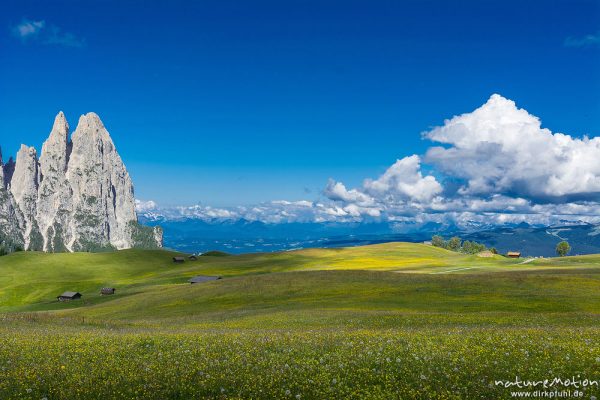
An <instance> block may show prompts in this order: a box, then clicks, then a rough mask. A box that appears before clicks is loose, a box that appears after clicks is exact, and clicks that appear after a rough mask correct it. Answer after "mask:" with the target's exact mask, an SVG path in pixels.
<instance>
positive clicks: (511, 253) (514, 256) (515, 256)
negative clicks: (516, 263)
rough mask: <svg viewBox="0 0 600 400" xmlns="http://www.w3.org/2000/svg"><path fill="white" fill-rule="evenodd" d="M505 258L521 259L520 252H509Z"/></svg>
mask: <svg viewBox="0 0 600 400" xmlns="http://www.w3.org/2000/svg"><path fill="white" fill-rule="evenodd" d="M506 257H510V258H519V257H521V252H520V251H509V252H508V253H506Z"/></svg>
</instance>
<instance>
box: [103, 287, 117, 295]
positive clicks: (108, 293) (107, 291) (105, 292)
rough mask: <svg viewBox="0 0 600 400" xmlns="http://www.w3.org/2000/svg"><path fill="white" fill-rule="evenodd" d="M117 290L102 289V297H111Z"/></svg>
mask: <svg viewBox="0 0 600 400" xmlns="http://www.w3.org/2000/svg"><path fill="white" fill-rule="evenodd" d="M115 290H116V289H115V288H114V287H103V288H102V289H100V294H101V295H102V296H106V295H110V294H115Z"/></svg>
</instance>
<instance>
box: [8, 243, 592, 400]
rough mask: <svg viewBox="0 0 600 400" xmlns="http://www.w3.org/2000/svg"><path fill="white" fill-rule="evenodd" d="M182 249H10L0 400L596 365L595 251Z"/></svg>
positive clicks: (330, 389)
mask: <svg viewBox="0 0 600 400" xmlns="http://www.w3.org/2000/svg"><path fill="white" fill-rule="evenodd" d="M176 255H179V254H177V253H172V252H168V251H142V250H127V251H120V252H114V253H98V254H90V253H78V254H43V253H30V252H27V253H16V254H11V255H9V256H5V257H0V322H1V323H0V343H2V344H3V345H1V346H0V398H2V399H4V398H6V399H40V398H44V397H45V398H48V399H68V398H85V399H141V398H143V399H172V398H173V399H205V398H212V399H225V398H235V399H240V398H254V399H272V398H278V399H279V398H281V399H288V398H289V399H300V400H302V399H322V398H347V399H356V398H372V399H389V398H402V399H464V398H511V395H510V389H503V388H499V387H496V386H495V385H494V384H493V382H494V381H495V380H496V379H505V380H510V379H514V377H515V376H522V377H524V378H528V379H540V378H548V377H549V378H552V377H553V376H563V377H571V376H572V375H577V374H578V375H580V376H582V377H585V378H590V379H593V378H595V377H597V376H600V341H599V340H598V337H600V328H598V326H600V256H598V255H589V256H580V257H564V258H552V259H535V260H523V259H507V258H504V257H501V256H495V257H491V258H482V257H478V256H470V255H464V254H459V253H454V252H450V251H447V250H443V249H439V248H435V247H431V246H425V245H420V244H410V243H386V244H380V245H373V246H365V247H354V248H340V249H308V250H300V251H293V252H282V253H268V254H246V255H239V256H225V257H223V256H206V257H198V260H196V261H189V260H188V261H186V262H185V263H183V264H175V263H173V262H172V260H171V258H172V257H173V256H176ZM525 261H527V262H525ZM194 275H219V276H222V277H223V279H220V280H217V281H210V282H206V283H200V284H195V285H190V284H189V283H187V279H188V278H189V277H191V276H194ZM104 286H111V287H116V288H117V294H116V295H114V296H104V297H102V296H100V294H99V290H100V288H101V287H104ZM66 290H75V291H79V292H81V293H82V294H83V299H82V300H79V301H73V302H68V303H60V302H58V301H57V300H56V296H57V295H58V294H60V293H62V292H63V291H66ZM583 393H584V395H585V396H583V398H590V397H591V395H596V396H597V395H598V389H597V388H590V389H586V390H585V391H584V392H583Z"/></svg>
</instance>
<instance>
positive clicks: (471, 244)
mask: <svg viewBox="0 0 600 400" xmlns="http://www.w3.org/2000/svg"><path fill="white" fill-rule="evenodd" d="M431 244H432V245H433V246H435V247H441V248H443V249H446V250H451V251H456V252H460V253H465V254H477V253H481V252H482V251H485V250H488V248H487V247H486V246H485V244H483V243H478V242H475V241H470V240H465V241H464V242H463V240H462V239H461V238H459V237H458V236H453V237H451V238H450V239H448V240H445V239H444V238H443V237H441V236H440V235H434V236H433V237H432V238H431ZM489 251H491V252H492V253H494V254H498V251H497V250H496V249H495V248H494V247H492V248H491V249H489Z"/></svg>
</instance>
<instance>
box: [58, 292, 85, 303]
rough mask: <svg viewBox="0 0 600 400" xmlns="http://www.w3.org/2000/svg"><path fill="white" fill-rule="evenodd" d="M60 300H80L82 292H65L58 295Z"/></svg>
mask: <svg viewBox="0 0 600 400" xmlns="http://www.w3.org/2000/svg"><path fill="white" fill-rule="evenodd" d="M56 298H57V299H58V301H71V300H78V299H80V298H81V293H79V292H64V293H63V294H61V295H60V296H57V297H56Z"/></svg>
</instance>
